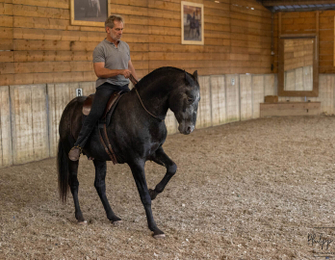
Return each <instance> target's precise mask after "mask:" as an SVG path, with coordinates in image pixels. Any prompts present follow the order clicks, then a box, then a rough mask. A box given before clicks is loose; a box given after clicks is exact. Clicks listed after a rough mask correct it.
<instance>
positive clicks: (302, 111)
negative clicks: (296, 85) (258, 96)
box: [260, 102, 321, 117]
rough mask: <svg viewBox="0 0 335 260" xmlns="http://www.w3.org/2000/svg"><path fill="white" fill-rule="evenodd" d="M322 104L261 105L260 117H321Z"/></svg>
mask: <svg viewBox="0 0 335 260" xmlns="http://www.w3.org/2000/svg"><path fill="white" fill-rule="evenodd" d="M320 105H321V102H277V103H260V117H271V116H316V115H320V113H321V109H320Z"/></svg>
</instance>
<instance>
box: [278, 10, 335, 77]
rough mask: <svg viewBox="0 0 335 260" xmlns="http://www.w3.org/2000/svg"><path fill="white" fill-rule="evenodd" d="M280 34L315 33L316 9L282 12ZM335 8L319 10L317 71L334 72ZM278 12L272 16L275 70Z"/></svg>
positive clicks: (322, 72) (323, 72) (321, 72)
mask: <svg viewBox="0 0 335 260" xmlns="http://www.w3.org/2000/svg"><path fill="white" fill-rule="evenodd" d="M281 15H282V18H281V20H282V21H281V30H282V34H311V33H316V11H314V12H288V13H284V12H283V13H282V14H281ZM334 16H335V10H329V11H319V73H320V74H329V73H335V67H334ZM278 23H279V20H278V13H276V14H275V16H274V36H275V38H274V40H275V41H274V49H275V50H276V51H275V53H276V55H275V63H274V64H275V70H274V71H275V72H276V68H277V65H278V27H279V24H278Z"/></svg>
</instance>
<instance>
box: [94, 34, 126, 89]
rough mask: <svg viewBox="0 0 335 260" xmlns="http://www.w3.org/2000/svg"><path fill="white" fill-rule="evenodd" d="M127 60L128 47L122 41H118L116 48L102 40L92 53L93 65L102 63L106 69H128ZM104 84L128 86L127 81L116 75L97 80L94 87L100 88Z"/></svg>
mask: <svg viewBox="0 0 335 260" xmlns="http://www.w3.org/2000/svg"><path fill="white" fill-rule="evenodd" d="M129 60H130V50H129V45H128V44H127V43H126V42H124V41H119V43H118V46H117V47H115V44H114V43H111V42H110V41H107V40H106V39H104V40H103V41H102V42H100V43H99V44H98V45H97V47H95V49H94V51H93V63H96V62H104V63H105V68H107V69H111V70H116V69H128V62H129ZM105 82H108V83H111V84H113V85H117V86H124V85H127V84H129V79H126V78H125V77H124V76H123V75H117V76H115V77H112V78H98V79H97V81H96V87H99V86H101V85H102V84H104V83H105Z"/></svg>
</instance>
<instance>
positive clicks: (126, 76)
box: [121, 70, 131, 79]
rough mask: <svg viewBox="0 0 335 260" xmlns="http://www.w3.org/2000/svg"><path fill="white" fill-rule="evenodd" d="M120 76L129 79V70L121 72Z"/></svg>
mask: <svg viewBox="0 0 335 260" xmlns="http://www.w3.org/2000/svg"><path fill="white" fill-rule="evenodd" d="M121 74H122V75H123V76H124V77H125V78H126V79H128V78H129V77H130V74H131V71H130V70H122V72H121Z"/></svg>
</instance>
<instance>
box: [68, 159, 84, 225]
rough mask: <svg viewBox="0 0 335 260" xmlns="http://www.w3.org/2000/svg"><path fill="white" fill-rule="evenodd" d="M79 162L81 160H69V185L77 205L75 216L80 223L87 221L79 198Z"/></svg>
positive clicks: (75, 205)
mask: <svg viewBox="0 0 335 260" xmlns="http://www.w3.org/2000/svg"><path fill="white" fill-rule="evenodd" d="M78 164H79V162H78V161H76V162H72V161H70V160H69V172H70V176H69V185H70V189H71V193H72V197H73V201H74V207H75V217H76V219H77V220H78V223H79V224H86V221H85V219H84V217H83V213H82V212H81V209H80V205H79V200H78V189H79V181H78V178H77V174H78Z"/></svg>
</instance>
